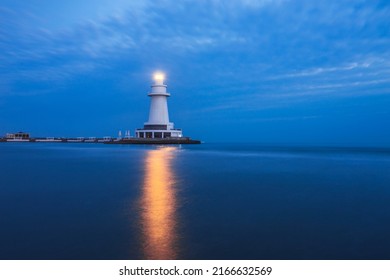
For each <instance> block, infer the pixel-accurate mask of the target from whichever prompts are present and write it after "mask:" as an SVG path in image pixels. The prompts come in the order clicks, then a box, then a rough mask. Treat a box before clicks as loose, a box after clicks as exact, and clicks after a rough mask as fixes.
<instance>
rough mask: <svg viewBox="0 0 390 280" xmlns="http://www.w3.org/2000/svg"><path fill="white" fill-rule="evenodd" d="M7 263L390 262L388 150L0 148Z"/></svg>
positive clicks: (2, 242)
mask: <svg viewBox="0 0 390 280" xmlns="http://www.w3.org/2000/svg"><path fill="white" fill-rule="evenodd" d="M0 259H390V149H384V148H334V147H333V148H332V147H287V146H285V147H271V146H261V145H255V144H207V143H206V144H202V145H187V146H185V145H183V146H136V145H123V146H121V145H103V144H58V143H0Z"/></svg>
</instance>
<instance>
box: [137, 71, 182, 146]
mask: <svg viewBox="0 0 390 280" xmlns="http://www.w3.org/2000/svg"><path fill="white" fill-rule="evenodd" d="M151 87H152V90H151V92H150V93H149V94H148V96H150V97H151V100H150V109H149V120H148V121H147V122H146V123H144V127H143V128H141V129H136V131H135V135H136V138H157V139H162V138H181V137H183V133H182V130H181V129H175V128H174V125H173V123H172V122H169V114H168V104H167V98H168V97H169V96H170V94H169V93H167V86H166V85H164V75H163V74H162V73H156V74H155V75H154V83H153V84H152V86H151Z"/></svg>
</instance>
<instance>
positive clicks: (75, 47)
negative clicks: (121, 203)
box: [0, 0, 390, 146]
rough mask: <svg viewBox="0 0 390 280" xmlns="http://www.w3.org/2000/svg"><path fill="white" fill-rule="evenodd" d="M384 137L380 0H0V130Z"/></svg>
mask: <svg viewBox="0 0 390 280" xmlns="http://www.w3.org/2000/svg"><path fill="white" fill-rule="evenodd" d="M156 70H160V71H163V72H165V73H166V76H167V79H166V83H167V84H168V91H169V92H170V93H171V98H170V99H169V101H168V102H169V111H170V118H171V121H173V122H174V123H175V126H176V127H178V128H182V129H183V130H184V134H185V135H188V136H191V137H193V138H196V139H201V140H204V141H206V142H221V141H229V142H232V141H235V142H259V143H294V144H342V145H349V144H350V145H385V146H389V145H390V2H389V1H387V0H386V1H379V0H367V1H360V0H355V1H349V0H327V1H313V0H296V1H293V0H258V1H255V0H241V1H234V0H231V1H224V0H198V1H195V0H193V1H185V0H184V1H168V0H166V1H164V0H163V1H152V0H150V1H148V0H143V1H125V0H94V1H90V0H85V1H52V0H29V1H22V0H0V135H3V134H5V133H6V132H15V131H19V130H23V131H28V132H30V133H31V134H32V136H75V137H77V136H108V135H111V136H116V135H117V133H118V130H120V129H121V130H131V132H132V134H134V129H135V128H138V127H141V126H142V125H143V123H144V122H145V121H147V118H148V110H149V97H147V95H146V94H147V92H148V91H149V85H150V83H151V79H152V74H153V72H154V71H156Z"/></svg>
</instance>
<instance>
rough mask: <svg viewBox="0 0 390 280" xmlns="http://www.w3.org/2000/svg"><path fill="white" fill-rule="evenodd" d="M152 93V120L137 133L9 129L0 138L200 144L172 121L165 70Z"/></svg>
mask: <svg viewBox="0 0 390 280" xmlns="http://www.w3.org/2000/svg"><path fill="white" fill-rule="evenodd" d="M151 87H152V89H151V91H150V93H149V94H148V96H150V109H149V120H148V121H147V122H145V123H144V127H143V128H138V129H136V130H135V137H131V136H130V130H127V131H126V132H125V137H123V138H122V132H121V131H119V135H118V137H117V138H113V137H110V136H106V137H100V138H99V137H71V138H68V137H31V136H30V133H27V132H21V131H20V132H16V133H7V134H6V135H5V137H1V136H0V142H29V143H38V142H48V143H49V142H50V143H103V144H157V145H165V144H200V143H201V142H200V141H199V140H194V139H191V138H190V137H185V136H183V131H182V130H181V129H180V128H175V127H174V124H173V122H170V121H169V114H168V102H167V101H168V100H167V99H168V97H169V96H170V94H169V93H168V92H167V85H165V84H164V74H162V73H155V74H154V83H153V84H152V86H151Z"/></svg>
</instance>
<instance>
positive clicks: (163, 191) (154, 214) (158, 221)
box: [141, 147, 177, 259]
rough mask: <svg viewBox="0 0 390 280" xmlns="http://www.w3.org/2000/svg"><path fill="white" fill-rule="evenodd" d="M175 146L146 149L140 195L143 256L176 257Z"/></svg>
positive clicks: (147, 257)
mask: <svg viewBox="0 0 390 280" xmlns="http://www.w3.org/2000/svg"><path fill="white" fill-rule="evenodd" d="M175 150H176V148H175V147H163V148H159V149H157V150H151V151H147V155H146V158H145V177H144V178H145V179H144V182H143V186H142V197H141V207H142V214H141V221H142V222H141V224H142V234H143V251H144V256H145V258H146V259H175V258H176V257H177V247H176V242H177V228H176V227H177V221H176V220H177V217H176V207H177V202H176V190H175V175H174V172H173V170H172V167H171V164H172V161H173V159H174V154H175Z"/></svg>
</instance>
